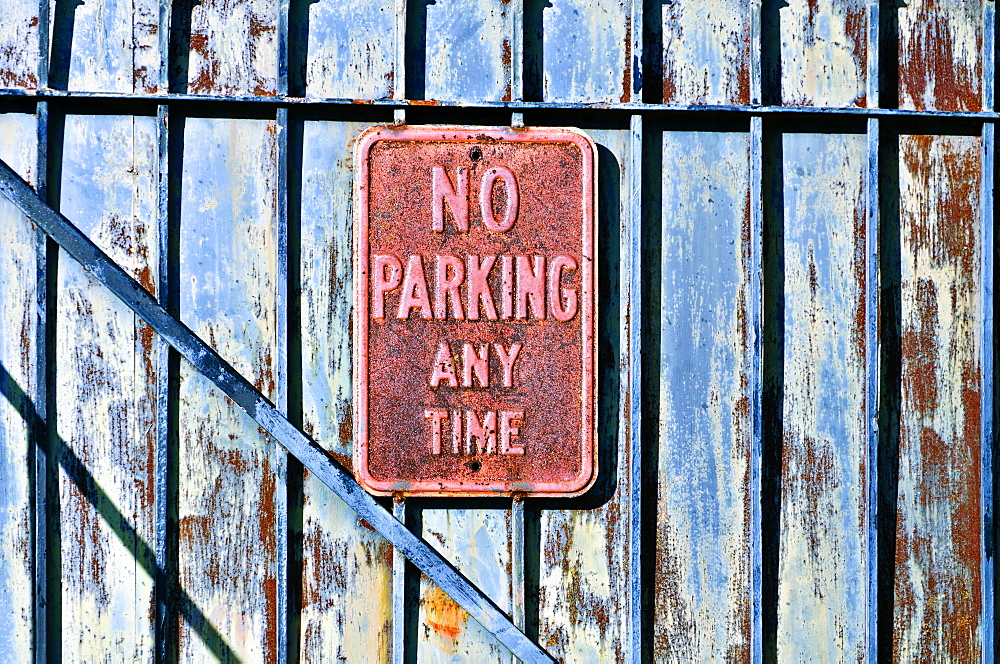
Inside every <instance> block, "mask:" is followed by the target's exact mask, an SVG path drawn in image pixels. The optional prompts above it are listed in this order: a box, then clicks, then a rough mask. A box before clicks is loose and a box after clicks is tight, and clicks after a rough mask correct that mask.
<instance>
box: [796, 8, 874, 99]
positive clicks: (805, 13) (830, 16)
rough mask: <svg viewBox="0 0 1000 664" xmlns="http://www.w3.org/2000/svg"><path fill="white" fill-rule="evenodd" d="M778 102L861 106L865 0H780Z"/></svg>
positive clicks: (865, 64) (864, 89)
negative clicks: (779, 85)
mask: <svg viewBox="0 0 1000 664" xmlns="http://www.w3.org/2000/svg"><path fill="white" fill-rule="evenodd" d="M782 4H784V5H785V6H783V7H781V9H779V10H778V15H779V23H780V30H781V102H782V103H783V104H786V105H791V106H865V105H866V104H865V98H866V95H867V89H868V87H867V86H868V81H867V68H868V60H867V57H868V56H867V51H868V49H867V45H866V44H867V36H868V19H867V1H866V0H846V1H841V2H817V0H785V2H784V3H782Z"/></svg>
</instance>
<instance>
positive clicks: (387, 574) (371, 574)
mask: <svg viewBox="0 0 1000 664" xmlns="http://www.w3.org/2000/svg"><path fill="white" fill-rule="evenodd" d="M367 126H368V125H367V124H358V123H339V122H338V123H334V122H307V123H305V127H304V131H303V148H302V190H301V196H302V214H301V219H302V231H301V238H302V250H301V257H302V258H301V261H302V262H301V267H300V271H301V277H300V278H301V283H302V296H301V302H302V317H301V331H302V413H303V430H304V431H305V432H306V434H308V435H309V437H310V438H312V439H313V440H316V441H318V442H319V443H320V444H321V445H322V446H323V447H324V448H325V449H327V450H329V451H330V453H331V454H333V455H334V456H335V457H336V458H337V459H338V460H339V461H340V462H341V463H343V464H344V465H346V466H347V467H350V465H351V459H352V456H351V455H352V452H353V448H352V443H353V431H352V408H353V396H352V385H351V375H352V360H351V353H352V350H351V349H352V342H351V308H352V303H353V301H354V298H353V286H352V283H353V260H354V252H353V228H354V226H353V219H352V215H351V210H352V189H351V187H352V172H353V168H352V164H351V160H352V158H353V157H352V154H353V149H354V142H355V140H356V139H357V137H358V136H359V135H360V133H361V131H362V130H363V129H364V128H366V127H367ZM303 492H304V500H303V507H302V515H303V516H302V521H303V533H302V542H303V544H302V564H303V567H302V615H301V620H302V627H301V633H302V641H301V655H300V656H301V658H302V661H303V662H309V661H316V662H320V661H327V660H329V659H330V658H336V659H338V660H343V661H370V662H381V661H387V660H388V658H389V656H390V653H389V648H390V645H391V644H390V634H391V624H392V598H391V585H392V580H391V578H392V568H391V559H392V547H391V546H390V545H389V544H388V543H387V542H386V541H385V540H384V539H383V538H382V537H381V536H379V535H377V534H376V533H374V532H372V531H371V530H370V529H369V528H366V527H364V526H363V525H361V524H359V523H358V517H357V515H356V514H355V513H354V511H353V510H351V509H350V508H349V507H347V505H345V504H344V502H343V501H341V500H340V499H339V498H337V497H336V495H335V494H334V493H333V492H332V491H331V490H330V489H329V488H328V487H326V485H324V484H323V483H322V482H320V481H319V480H318V479H316V478H315V477H314V476H312V475H310V474H308V473H307V474H306V477H305V481H304V483H303Z"/></svg>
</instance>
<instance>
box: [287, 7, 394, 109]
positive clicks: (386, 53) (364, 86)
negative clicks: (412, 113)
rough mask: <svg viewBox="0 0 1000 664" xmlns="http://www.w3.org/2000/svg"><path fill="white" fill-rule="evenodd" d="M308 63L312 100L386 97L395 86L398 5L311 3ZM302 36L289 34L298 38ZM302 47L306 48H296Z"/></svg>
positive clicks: (292, 37) (290, 65) (306, 64)
mask: <svg viewBox="0 0 1000 664" xmlns="http://www.w3.org/2000/svg"><path fill="white" fill-rule="evenodd" d="M307 27H308V54H307V62H306V63H300V62H297V61H294V60H291V59H290V60H291V61H290V62H289V68H292V67H302V66H303V64H304V65H305V79H306V92H307V93H308V95H309V96H310V97H340V98H349V99H386V98H388V97H391V96H392V94H393V91H394V90H395V88H396V85H397V81H396V75H395V71H396V66H395V59H396V35H395V2H393V0H378V1H377V2H376V1H373V0H350V1H345V0H314V1H313V2H311V3H309V22H308V26H307ZM302 38H303V35H302V34H301V32H300V33H298V34H292V35H290V39H292V40H293V41H295V40H300V39H302ZM298 48H302V46H301V45H298Z"/></svg>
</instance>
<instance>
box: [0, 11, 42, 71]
mask: <svg viewBox="0 0 1000 664" xmlns="http://www.w3.org/2000/svg"><path fill="white" fill-rule="evenodd" d="M36 87H38V0H7V2H4V3H3V4H2V5H0V88H27V89H33V88H36Z"/></svg>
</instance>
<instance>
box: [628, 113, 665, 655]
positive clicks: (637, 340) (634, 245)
mask: <svg viewBox="0 0 1000 664" xmlns="http://www.w3.org/2000/svg"><path fill="white" fill-rule="evenodd" d="M629 133H630V137H629V165H628V172H627V176H628V192H627V196H628V214H627V216H626V217H625V220H624V223H623V224H622V228H621V250H620V251H621V257H622V266H621V283H622V291H623V292H622V300H623V302H622V307H621V308H622V312H623V316H622V326H621V332H620V334H621V339H620V343H621V348H622V351H623V353H624V355H625V357H624V358H623V362H622V363H623V365H624V367H623V369H624V372H623V373H624V375H623V376H622V377H621V382H620V384H621V387H620V391H621V398H620V399H619V403H620V406H619V408H620V412H619V417H620V421H621V425H620V427H619V445H621V446H622V447H623V448H624V449H627V450H628V460H629V463H628V468H627V470H626V473H627V477H628V487H629V506H628V542H627V546H628V556H627V560H628V575H629V576H628V596H627V598H626V602H627V615H628V621H629V622H628V644H627V646H626V647H625V649H624V651H625V660H626V661H628V662H641V661H642V645H643V636H644V634H643V624H642V616H643V611H642V581H643V580H642V555H641V554H642V485H641V480H642V462H643V458H642V181H643V170H642V144H643V127H642V116H641V115H633V116H632V119H631V122H630V125H629ZM650 177H651V178H653V179H652V181H654V182H659V181H660V175H659V173H651V174H650ZM657 186H658V185H657ZM651 581H652V580H651Z"/></svg>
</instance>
